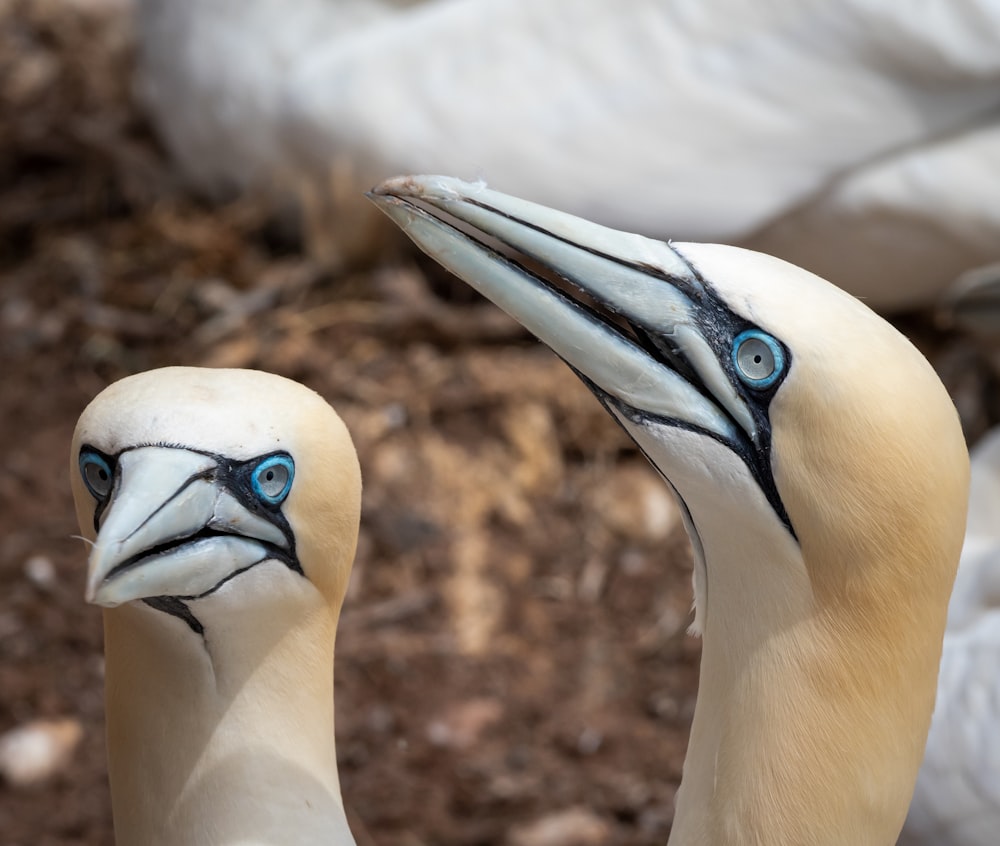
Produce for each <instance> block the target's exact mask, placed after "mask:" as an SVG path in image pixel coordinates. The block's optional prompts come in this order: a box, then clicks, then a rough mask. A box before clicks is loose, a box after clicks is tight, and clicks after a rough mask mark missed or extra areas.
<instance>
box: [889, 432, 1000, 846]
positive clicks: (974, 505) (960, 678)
mask: <svg viewBox="0 0 1000 846" xmlns="http://www.w3.org/2000/svg"><path fill="white" fill-rule="evenodd" d="M998 507H1000V430H994V431H993V432H991V433H990V434H989V435H987V437H986V438H985V439H984V440H982V441H980V442H979V443H978V444H977V445H976V447H975V448H974V449H973V451H972V483H971V487H970V493H969V519H968V524H967V526H966V531H965V545H964V546H963V548H962V558H961V561H960V562H959V565H958V574H957V576H956V578H955V588H954V590H953V592H952V597H951V603H950V605H949V607H948V628H947V630H946V631H945V637H944V651H943V653H942V655H941V672H940V676H939V677H938V694H937V704H936V707H935V710H934V718H933V720H932V721H931V730H930V734H929V735H928V738H927V750H926V753H925V755H924V763H923V766H922V767H921V768H920V774H919V776H918V777H917V786H916V790H915V791H914V794H913V803H912V804H911V806H910V813H909V815H908V816H907V818H906V824H905V825H904V826H903V834H902V836H901V837H900V840H899V846H994V844H995V843H996V842H997V826H998V825H1000V733H998V732H997V724H998V719H1000V671H998V668H1000V521H998V520H997V510H998Z"/></svg>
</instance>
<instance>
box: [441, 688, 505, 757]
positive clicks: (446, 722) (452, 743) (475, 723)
mask: <svg viewBox="0 0 1000 846" xmlns="http://www.w3.org/2000/svg"><path fill="white" fill-rule="evenodd" d="M502 717H503V706H502V705H501V704H500V702H499V701H497V700H496V699H487V698H481V699H470V700H469V701H467V702H462V703H459V704H458V705H455V706H453V707H451V708H449V709H448V712H447V713H446V714H445V715H444V716H443V717H440V718H438V719H436V720H433V721H432V722H431V723H430V724H429V725H428V726H427V739H428V740H429V741H430V742H431V743H432V744H434V745H435V746H441V747H450V748H452V749H468V748H470V747H472V746H474V745H475V744H476V743H477V742H478V740H479V738H480V737H481V736H482V734H483V732H484V731H486V729H488V728H489V727H490V726H492V725H494V724H495V723H497V722H499V721H500V719H501V718H502Z"/></svg>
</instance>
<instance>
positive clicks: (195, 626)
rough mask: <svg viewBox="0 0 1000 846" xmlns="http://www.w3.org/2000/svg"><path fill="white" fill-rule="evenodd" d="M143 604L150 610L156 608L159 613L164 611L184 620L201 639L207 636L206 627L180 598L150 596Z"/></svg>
mask: <svg viewBox="0 0 1000 846" xmlns="http://www.w3.org/2000/svg"><path fill="white" fill-rule="evenodd" d="M143 602H145V603H146V604H147V605H148V606H149V607H150V608H155V609H156V610H157V611H162V612H163V613H164V614H169V615H170V616H171V617H177V619H179V620H183V621H184V622H185V623H187V624H188V626H189V627H190V629H191V631H193V632H194V633H195V634H196V635H198V636H199V637H204V636H205V627H204V626H203V625H202V624H201V621H200V620H199V619H198V618H197V617H195V615H194V614H192V613H191V609H190V608H188V607H187V605H186V604H185V603H184V601H183V600H181V599H179V598H178V597H176V596H150V597H148V598H146V599H144V600H143Z"/></svg>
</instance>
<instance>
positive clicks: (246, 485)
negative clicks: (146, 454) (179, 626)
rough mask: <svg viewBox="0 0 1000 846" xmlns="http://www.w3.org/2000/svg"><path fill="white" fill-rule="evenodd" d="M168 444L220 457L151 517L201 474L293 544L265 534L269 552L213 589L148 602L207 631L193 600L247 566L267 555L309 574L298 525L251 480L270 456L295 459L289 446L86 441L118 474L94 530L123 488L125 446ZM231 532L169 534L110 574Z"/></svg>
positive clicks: (102, 502)
mask: <svg viewBox="0 0 1000 846" xmlns="http://www.w3.org/2000/svg"><path fill="white" fill-rule="evenodd" d="M151 446H156V447H164V448H172V449H184V450H187V451H189V452H195V453H198V454H199V455H204V456H207V457H208V458H211V459H213V460H214V461H215V467H212V468H209V469H207V470H205V471H202V472H200V473H195V474H193V475H192V476H191V477H190V478H188V479H187V480H185V482H184V483H183V484H182V485H181V486H180V487H179V488H178V489H177V491H175V492H174V494H173V495H172V496H171V497H170V498H169V499H168V500H166V501H165V502H164V503H162V504H161V505H160V507H159V508H157V509H156V510H155V511H154V512H153V513H152V514H150V515H149V516H148V517H147V519H149V518H151V517H152V516H153V515H154V514H156V513H158V512H159V510H160V509H161V508H163V507H165V506H166V505H167V504H169V503H170V502H171V501H172V500H173V499H174V498H175V497H176V496H177V495H178V494H180V493H181V492H182V491H183V490H184V489H185V488H187V487H188V486H189V485H191V484H193V483H194V482H196V481H198V480H199V479H206V480H214V481H215V482H216V484H218V485H219V486H220V487H224V488H225V489H226V490H227V491H228V492H229V493H230V494H231V495H232V496H233V498H234V499H236V500H237V501H238V502H239V503H240V504H241V505H242V506H243V507H244V508H246V509H247V511H249V512H251V513H252V514H254V515H256V516H257V517H260V518H262V519H264V520H267V521H268V522H269V523H271V524H272V525H273V526H276V527H277V528H278V529H279V530H280V531H281V533H282V535H284V538H285V543H286V544H287V549H284V548H282V547H280V546H278V545H276V544H273V543H268V542H267V541H264V540H261V539H260V538H253V540H254V541H255V542H256V543H259V544H260V545H261V546H263V547H264V548H265V549H266V550H267V555H266V556H264V557H262V558H261V559H259V560H257V561H254V562H253V563H252V564H249V565H247V566H246V567H241V568H240V569H239V570H236V571H234V572H232V573H228V574H226V576H224V577H223V578H222V579H220V580H219V582H218V583H217V584H215V585H213V586H212V587H211V588H209V589H208V590H206V591H204V592H203V593H200V594H197V595H193V596H154V597H147V598H144V599H143V600H142V601H143V602H145V603H146V605H148V606H149V607H150V608H154V609H155V610H157V611H162V612H163V613H165V614H170V615H171V616H173V617H177V618H178V619H180V620H183V621H184V622H185V623H186V624H187V625H188V627H190V629H191V630H192V631H193V632H194V633H195V634H197V635H199V636H204V633H205V627H204V625H203V624H202V623H201V621H200V620H199V619H198V618H197V616H196V615H195V614H194V612H193V611H192V610H191V608H190V606H189V604H188V603H190V602H193V601H195V600H198V599H203V598H204V597H206V596H210V595H211V594H213V593H215V592H216V591H217V590H219V588H221V587H222V586H223V585H224V584H225V583H226V582H228V581H230V580H232V579H234V578H235V577H236V576H239V575H241V574H242V573H245V572H246V571H247V570H250V569H252V568H253V567H256V566H257V565H258V564H261V563H263V562H264V561H270V560H275V561H280V562H281V563H282V564H284V565H285V566H286V567H288V569H289V570H292V571H294V572H295V573H298V574H299V575H300V576H303V577H305V573H304V571H303V570H302V565H301V564H300V563H299V560H298V556H297V554H296V549H295V535H294V533H293V532H292V527H291V526H290V525H289V523H288V520H287V518H286V517H285V515H284V513H283V512H282V510H281V503H271V502H266V501H264V500H262V499H261V498H260V497H258V496H257V495H256V494H255V493H254V489H253V483H252V481H251V479H252V474H253V472H254V470H255V469H256V468H257V466H258V465H259V464H260V463H261V462H263V461H266V460H267V459H270V458H272V457H274V456H284V457H287V458H288V459H289V460H293V459H292V456H291V455H290V454H289V453H288V452H285V451H284V450H278V451H275V452H269V453H266V454H264V455H259V456H255V457H254V458H250V459H246V460H242V461H239V460H235V459H231V458H228V457H226V456H224V455H220V454H218V453H213V452H208V451H206V450H199V449H192V448H190V447H186V446H184V445H182V444H164V443H150V444H138V445H136V446H134V447H129V448H128V449H126V450H122V451H121V452H119V453H117V454H116V455H108V454H107V453H105V452H103V451H102V450H99V449H96V448H95V447H92V446H90V445H89V444H85V445H83V446H82V447H81V454H82V453H83V452H84V451H87V452H93V453H96V454H97V455H99V456H101V457H102V458H103V459H104V460H105V461H106V462H107V463H108V466H109V467H110V468H111V469H112V471H113V474H114V484H113V486H112V489H111V491H110V493H109V494H108V496H106V497H104V498H103V499H99V500H98V501H97V504H96V506H95V509H94V531H95V532H98V533H99V532H100V528H101V519H102V517H103V516H104V513H105V511H106V510H107V507H108V504H109V503H110V502H112V501H113V500H114V498H115V496H116V494H117V492H118V489H119V487H120V485H121V471H120V465H119V458H120V456H121V455H122V453H124V452H128V451H131V450H134V449H141V448H143V447H151ZM227 534H236V533H227V532H224V531H220V530H217V529H214V528H210V527H208V526H205V527H202V528H201V529H199V530H198V531H197V532H195V533H193V534H190V535H183V536H178V537H174V538H164V539H163V541H162V542H161V543H159V544H158V545H156V546H155V547H151V548H149V549H145V550H143V551H142V552H140V553H138V554H136V555H134V556H132V557H131V558H129V559H127V560H126V561H122V562H121V563H120V564H118V565H117V566H116V567H115V568H114V569H113V570H112V571H111V572H110V573H109V574H108V575H109V576H112V575H114V574H116V573H120V572H122V571H123V570H127V569H129V568H130V567H134V566H142V564H143V563H144V562H145V561H146V560H148V559H149V558H150V557H151V556H155V555H163V554H167V553H169V552H171V551H172V550H174V549H177V548H179V547H182V546H185V545H187V544H189V543H192V542H196V541H198V540H200V539H204V538H209V537H216V536H225V535H227Z"/></svg>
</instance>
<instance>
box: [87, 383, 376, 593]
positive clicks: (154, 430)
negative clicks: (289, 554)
mask: <svg viewBox="0 0 1000 846" xmlns="http://www.w3.org/2000/svg"><path fill="white" fill-rule="evenodd" d="M84 446H87V447H93V448H95V449H97V450H100V451H101V452H102V453H104V454H105V455H108V456H117V455H119V454H121V453H122V452H123V451H128V450H134V449H136V448H138V447H146V446H163V447H172V448H177V449H179V450H189V451H194V452H203V453H206V454H210V455H212V456H218V457H222V458H224V459H232V460H235V461H247V460H249V459H253V458H254V457H255V456H260V455H265V454H268V453H273V452H276V451H283V452H287V453H288V454H290V455H291V456H292V458H293V460H294V480H293V483H292V485H291V488H290V490H289V492H288V494H287V498H286V499H284V501H283V502H282V503H281V506H280V508H281V513H282V514H283V515H284V518H285V519H286V520H287V522H288V525H289V526H290V527H291V531H292V532H293V534H294V545H295V556H296V558H297V560H298V561H299V563H300V564H301V567H302V570H303V572H304V574H305V576H306V577H307V578H308V579H309V580H310V581H311V582H312V583H313V584H314V585H315V586H316V587H317V588H318V589H319V590H320V591H321V592H322V593H323V595H324V596H326V597H327V599H328V601H329V602H330V603H332V604H335V605H336V606H337V607H339V605H340V602H341V601H342V599H343V594H344V591H345V590H346V585H347V579H348V574H349V572H350V566H351V561H352V559H353V556H354V548H355V543H356V540H357V527H358V520H359V513H360V501H361V475H360V469H359V466H358V459H357V455H356V453H355V451H354V447H353V444H352V443H351V438H350V435H349V433H348V431H347V428H346V427H345V426H344V424H343V422H342V421H341V420H340V418H339V417H338V416H337V414H336V413H335V412H334V411H333V409H332V408H331V407H330V406H329V405H328V404H327V403H326V402H325V401H324V400H323V399H322V397H320V396H319V395H318V394H316V393H315V392H313V391H311V390H309V389H308V388H305V387H303V386H302V385H299V384H297V383H296V382H293V381H291V380H288V379H284V378H282V377H280V376H275V375H272V374H268V373H262V372H258V371H250V370H221V369H218V370H217V369H203V368H191V367H168V368H164V369H162V370H153V371H150V372H146V373H140V374H137V375H135V376H130V377H128V378H125V379H122V380H121V381H119V382H116V383H114V384H113V385H110V386H109V387H108V388H107V389H105V390H104V391H103V392H102V393H101V394H100V395H98V396H97V398H95V399H94V400H93V401H92V402H91V403H90V405H89V406H87V408H86V410H85V411H84V412H83V414H82V415H81V417H80V421H79V423H78V424H77V428H76V432H75V434H74V437H73V446H72V450H71V456H70V476H71V479H72V486H73V495H74V499H75V502H76V510H77V517H78V519H79V523H80V528H81V531H82V532H83V534H84V535H85V536H86V537H87V538H89V539H94V537H95V527H94V523H95V520H94V517H95V509H96V508H97V503H96V502H95V498H94V496H93V495H92V494H91V492H90V491H88V489H87V487H86V485H85V484H84V481H83V478H82V476H81V472H80V467H79V464H78V461H79V456H80V450H81V448H82V447H84ZM112 507H113V506H112ZM181 592H183V591H181Z"/></svg>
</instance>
